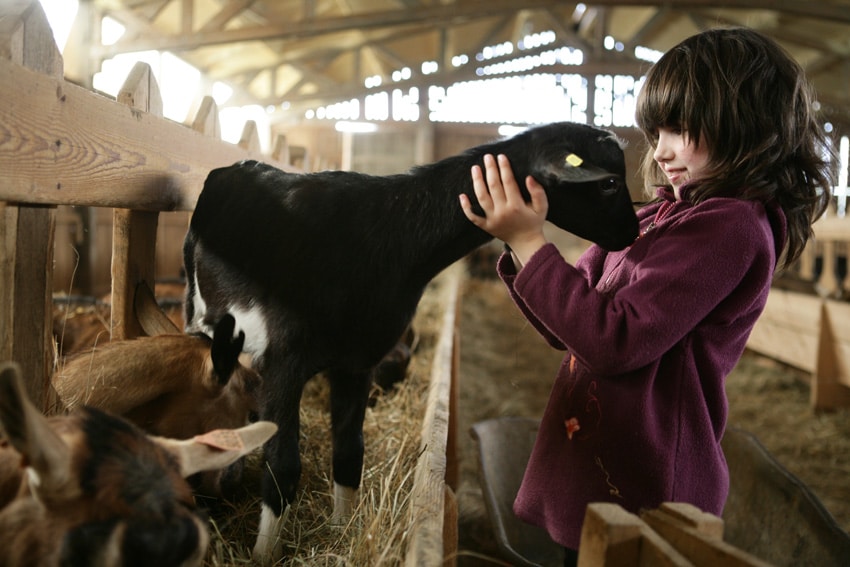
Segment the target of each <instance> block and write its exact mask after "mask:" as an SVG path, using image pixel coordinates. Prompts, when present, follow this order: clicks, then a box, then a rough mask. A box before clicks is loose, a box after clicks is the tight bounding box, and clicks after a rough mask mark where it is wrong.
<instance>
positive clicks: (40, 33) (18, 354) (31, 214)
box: [0, 0, 63, 409]
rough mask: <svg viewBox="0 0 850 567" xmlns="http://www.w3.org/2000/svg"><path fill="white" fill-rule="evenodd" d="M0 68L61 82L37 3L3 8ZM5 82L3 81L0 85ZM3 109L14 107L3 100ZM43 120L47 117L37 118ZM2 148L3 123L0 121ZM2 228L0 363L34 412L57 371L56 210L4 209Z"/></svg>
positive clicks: (17, 0) (0, 182)
mask: <svg viewBox="0 0 850 567" xmlns="http://www.w3.org/2000/svg"><path fill="white" fill-rule="evenodd" d="M0 63H2V64H3V65H6V66H13V67H16V68H18V69H24V70H26V69H25V67H27V68H29V69H31V71H29V70H27V72H28V73H36V72H37V73H43V74H44V75H43V76H44V77H45V78H47V77H48V76H49V78H50V80H53V81H61V80H62V73H63V63H62V55H61V54H60V53H59V50H58V49H57V47H56V44H55V43H54V41H53V32H52V31H51V29H50V25H49V24H48V23H47V17H46V16H45V14H44V10H43V9H42V7H41V4H40V3H39V2H34V1H29V0H27V1H25V0H13V1H9V2H5V3H3V4H2V5H0ZM0 80H2V79H0ZM0 100H4V104H3V105H2V106H4V107H5V106H10V105H8V104H7V103H6V102H5V99H3V98H2V96H0ZM39 119H41V120H43V119H44V117H43V116H39ZM0 125H3V126H0V146H2V145H3V143H4V141H3V134H2V132H3V127H6V128H8V126H7V125H6V122H5V120H3V119H0ZM16 165H17V164H10V166H8V167H7V166H0V171H3V179H0V193H2V192H5V190H6V189H7V188H8V187H9V185H10V182H9V181H8V177H9V176H10V174H11V173H12V172H13V171H14V170H15V166H16ZM0 215H2V216H0V221H2V224H3V226H4V228H3V230H2V231H0V232H2V237H3V239H4V244H3V246H0V286H2V288H3V290H4V291H3V292H2V296H0V299H2V301H3V303H2V309H0V327H2V328H3V329H4V331H2V333H3V334H2V339H3V340H2V342H0V359H2V360H15V361H17V362H18V363H19V364H20V365H21V368H22V370H23V373H24V377H25V381H26V386H27V394H28V395H29V397H30V399H31V400H32V401H33V403H34V404H35V405H36V407H39V408H42V409H45V408H46V407H47V406H48V405H49V404H50V403H51V399H50V395H49V384H50V372H51V369H52V366H53V342H52V315H53V314H52V309H51V303H50V297H51V292H52V289H53V238H54V234H55V230H56V207H54V206H47V207H45V206H28V205H20V206H18V205H17V204H6V205H5V206H3V207H0Z"/></svg>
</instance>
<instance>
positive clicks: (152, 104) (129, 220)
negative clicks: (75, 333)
mask: <svg viewBox="0 0 850 567" xmlns="http://www.w3.org/2000/svg"><path fill="white" fill-rule="evenodd" d="M118 102H120V103H122V104H126V105H127V106H129V107H130V108H134V109H137V110H142V111H145V112H147V113H149V114H152V115H154V116H161V115H162V96H161V95H160V91H159V85H158V84H157V82H156V78H155V77H154V76H153V72H152V71H151V68H150V66H149V65H148V64H147V63H136V65H135V66H134V67H133V70H132V71H130V74H129V75H128V76H127V80H126V81H125V82H124V85H123V86H122V87H121V90H120V91H119V93H118ZM158 222H159V213H158V212H156V211H134V210H130V209H115V210H114V211H113V212H112V316H111V318H110V332H111V334H112V338H113V339H117V340H124V339H133V338H136V337H139V336H142V335H144V334H145V333H144V330H143V329H142V325H141V323H140V322H139V319H138V317H137V316H136V312H135V310H134V308H133V307H134V305H135V294H136V288H137V287H139V285H141V284H146V285H147V286H148V287H150V288H151V289H153V287H154V282H155V280H156V273H155V269H156V230H157V224H158Z"/></svg>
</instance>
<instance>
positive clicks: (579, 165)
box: [532, 154, 614, 183]
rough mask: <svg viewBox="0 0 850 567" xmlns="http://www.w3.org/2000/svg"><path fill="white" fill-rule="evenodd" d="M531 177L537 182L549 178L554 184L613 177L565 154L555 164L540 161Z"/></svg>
mask: <svg viewBox="0 0 850 567" xmlns="http://www.w3.org/2000/svg"><path fill="white" fill-rule="evenodd" d="M532 175H534V176H535V178H536V179H539V180H543V179H546V178H550V179H553V180H554V181H555V182H556V183H587V182H590V181H600V180H602V179H605V178H608V177H613V176H614V174H613V173H611V172H610V171H607V170H605V169H602V168H601V167H598V166H595V165H593V164H592V163H589V162H588V161H586V160H585V159H584V158H582V157H579V156H578V155H576V154H567V155H566V156H564V157H563V159H560V160H557V161H555V162H552V161H548V160H547V161H543V160H540V161H539V162H538V163H537V164H536V167H535V168H534V171H533V172H532ZM538 176H539V177H538Z"/></svg>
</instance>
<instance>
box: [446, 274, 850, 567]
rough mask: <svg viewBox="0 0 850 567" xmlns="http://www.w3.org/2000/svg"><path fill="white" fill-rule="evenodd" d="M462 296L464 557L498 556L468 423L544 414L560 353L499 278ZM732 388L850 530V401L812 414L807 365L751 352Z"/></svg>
mask: <svg viewBox="0 0 850 567" xmlns="http://www.w3.org/2000/svg"><path fill="white" fill-rule="evenodd" d="M461 305H462V307H461V309H462V311H461V317H460V330H459V332H460V367H459V379H460V399H459V412H458V414H459V427H458V431H459V437H460V438H459V440H458V441H459V451H460V459H461V463H460V471H461V473H460V483H459V486H458V492H457V498H458V507H459V516H460V520H459V524H460V525H459V550H460V551H459V553H460V555H459V558H458V565H460V566H461V567H469V566H478V565H494V564H495V565H498V564H501V559H500V558H499V552H498V548H497V547H496V545H495V543H494V536H493V533H492V531H491V526H490V523H489V520H488V518H487V513H486V510H485V508H484V503H483V500H482V497H481V489H480V485H479V482H478V473H477V455H476V445H475V442H474V441H473V439H472V438H471V437H470V436H469V434H468V431H469V428H470V426H471V425H472V424H473V423H475V422H476V421H479V420H483V419H487V418H491V417H498V416H525V417H539V416H540V415H541V414H542V412H543V408H544V405H545V403H546V400H547V397H548V395H549V388H550V385H551V382H552V380H553V379H554V377H555V374H556V371H557V369H558V366H559V364H560V362H561V353H559V352H556V351H554V350H553V349H551V348H550V347H549V346H548V345H547V344H546V343H545V342H544V341H543V340H542V339H541V338H540V337H539V335H537V333H536V331H535V330H534V329H533V328H531V327H530V326H529V325H528V324H527V323H526V322H525V320H524V319H523V318H522V317H521V316H520V315H519V313H518V311H517V310H516V309H515V308H514V306H513V304H512V303H511V302H510V299H509V298H508V297H507V294H506V292H505V290H504V287H503V285H502V283H501V282H499V281H496V280H492V279H478V278H471V279H469V280H467V282H466V283H465V287H464V292H463V295H462V301H461ZM727 391H728V395H729V400H730V420H729V423H730V425H735V426H737V427H740V428H742V429H745V430H748V431H750V432H752V433H754V434H755V435H756V436H757V437H758V438H759V440H760V441H761V442H762V443H763V444H764V445H765V446H766V447H767V448H768V450H769V451H770V452H771V453H772V454H773V455H774V456H775V457H776V458H777V460H779V461H780V462H781V463H782V464H783V465H784V466H785V467H786V468H788V469H789V470H790V471H791V472H792V473H793V474H794V475H796V476H798V477H799V478H800V479H801V480H802V481H803V482H805V483H806V484H807V485H808V486H809V487H810V488H812V490H813V491H814V492H815V493H816V494H817V496H818V497H819V498H820V499H821V501H822V503H823V504H824V505H825V507H826V508H827V509H828V510H829V511H830V512H831V513H832V514H833V516H834V517H835V519H836V520H837V521H838V523H839V524H840V525H841V526H842V527H844V529H845V530H850V410H844V411H840V412H835V413H828V414H821V415H816V414H814V413H813V412H812V410H811V409H810V407H809V389H808V385H807V382H806V375H805V374H804V373H801V372H798V371H795V370H794V369H791V368H788V367H786V366H783V365H781V364H779V363H776V362H774V361H772V360H770V359H766V358H764V357H761V356H758V355H756V354H754V353H749V352H748V353H746V354H745V356H744V357H743V359H742V360H741V362H740V363H739V365H738V367H737V368H736V370H735V371H734V372H733V374H732V375H731V376H730V377H729V379H728V381H727Z"/></svg>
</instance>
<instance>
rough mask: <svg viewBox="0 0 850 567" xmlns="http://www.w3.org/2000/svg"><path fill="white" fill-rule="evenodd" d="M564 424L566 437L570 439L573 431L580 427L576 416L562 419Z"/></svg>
mask: <svg viewBox="0 0 850 567" xmlns="http://www.w3.org/2000/svg"><path fill="white" fill-rule="evenodd" d="M564 425H565V426H566V427H567V439H569V440H570V441H572V440H573V433H575V432H576V431H578V430H579V429H581V425H579V423H578V418H575V417H571V418H570V419H567V420H565V421H564Z"/></svg>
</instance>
